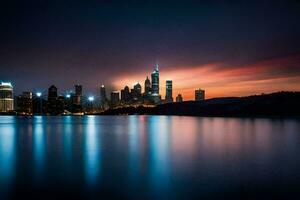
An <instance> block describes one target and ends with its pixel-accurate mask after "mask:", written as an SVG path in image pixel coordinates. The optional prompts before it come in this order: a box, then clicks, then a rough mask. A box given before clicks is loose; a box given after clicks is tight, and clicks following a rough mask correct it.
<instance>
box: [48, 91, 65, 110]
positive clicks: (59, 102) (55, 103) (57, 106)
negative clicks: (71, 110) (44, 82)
mask: <svg viewBox="0 0 300 200" xmlns="http://www.w3.org/2000/svg"><path fill="white" fill-rule="evenodd" d="M62 98H64V97H59V98H58V95H57V88H56V87H55V86H54V85H51V86H50V88H49V89H48V108H47V113H49V114H51V115H59V114H62V113H63V108H64V106H63V99H62Z"/></svg>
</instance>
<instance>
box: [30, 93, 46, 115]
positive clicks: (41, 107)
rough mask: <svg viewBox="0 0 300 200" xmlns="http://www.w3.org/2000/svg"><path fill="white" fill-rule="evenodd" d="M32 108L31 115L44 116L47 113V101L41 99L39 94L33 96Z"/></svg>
mask: <svg viewBox="0 0 300 200" xmlns="http://www.w3.org/2000/svg"><path fill="white" fill-rule="evenodd" d="M32 107H33V113H34V114H45V113H47V108H48V105H47V101H46V100H45V99H43V97H42V95H41V94H40V95H39V96H38V95H35V96H33V102H32Z"/></svg>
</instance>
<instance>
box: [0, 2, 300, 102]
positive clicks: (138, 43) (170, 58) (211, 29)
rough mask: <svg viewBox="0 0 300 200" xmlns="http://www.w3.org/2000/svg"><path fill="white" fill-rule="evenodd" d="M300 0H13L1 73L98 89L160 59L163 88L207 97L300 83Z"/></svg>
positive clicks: (39, 84)
mask: <svg viewBox="0 0 300 200" xmlns="http://www.w3.org/2000/svg"><path fill="white" fill-rule="evenodd" d="M299 10H300V3H298V2H297V1H263V0H261V1H179V2H177V1H55V0H53V1H43V0H39V1H14V0H12V1H7V2H5V3H3V2H2V3H1V7H0V26H1V31H0V44H1V45H0V80H2V81H11V82H12V83H13V85H14V91H15V94H19V93H21V92H22V91H28V90H31V91H33V92H36V91H43V92H46V91H47V88H48V87H49V86H50V85H52V84H54V85H56V86H57V87H58V89H59V92H61V93H63V92H64V91H65V90H70V89H73V85H74V84H82V85H83V88H84V92H85V94H87V95H89V94H94V95H99V94H98V93H99V87H100V85H101V84H105V86H106V87H107V88H108V91H110V90H120V89H122V88H123V87H124V86H125V85H128V86H130V87H132V86H133V84H134V83H136V82H140V83H141V84H142V86H143V85H144V80H145V78H146V76H149V77H150V76H151V72H152V71H153V69H154V65H155V64H159V66H160V92H161V94H162V97H163V98H164V94H165V80H167V79H171V80H173V96H174V97H175V96H176V95H177V94H178V93H181V94H182V95H183V98H184V99H185V100H189V99H193V98H194V90H195V89H197V88H202V89H205V90H206V95H207V98H213V97H221V96H246V95H252V94H261V93H270V92H275V91H282V90H288V91H300V12H299Z"/></svg>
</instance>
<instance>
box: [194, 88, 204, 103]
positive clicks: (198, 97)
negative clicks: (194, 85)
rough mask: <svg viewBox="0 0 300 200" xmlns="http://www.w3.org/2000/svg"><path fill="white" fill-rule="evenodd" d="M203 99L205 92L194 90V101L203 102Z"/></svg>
mask: <svg viewBox="0 0 300 200" xmlns="http://www.w3.org/2000/svg"><path fill="white" fill-rule="evenodd" d="M204 99H205V90H201V89H198V90H195V101H203V100H204Z"/></svg>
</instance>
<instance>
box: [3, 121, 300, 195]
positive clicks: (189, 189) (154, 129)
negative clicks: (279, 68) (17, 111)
mask: <svg viewBox="0 0 300 200" xmlns="http://www.w3.org/2000/svg"><path fill="white" fill-rule="evenodd" d="M299 155H300V120H299V119H246V118H245V119H239V118H201V117H172V116H85V117H71V116H67V117H41V116H36V117H32V118H30V117H27V118H22V117H13V116H0V198H1V197H2V193H3V191H5V192H6V193H9V191H14V190H16V189H18V191H19V193H20V191H22V189H23V188H22V187H25V185H26V191H30V193H32V192H34V193H37V194H39V192H40V193H42V192H45V190H40V188H48V189H49V191H52V192H51V193H49V194H48V195H50V196H51V195H55V194H56V193H55V191H58V189H63V191H66V192H67V191H72V192H70V193H72V194H75V196H76V194H78V195H79V194H80V195H83V196H84V197H85V194H87V196H89V195H88V194H89V193H93V197H100V196H102V195H103V194H104V193H105V192H106V191H108V192H109V193H111V192H112V191H114V192H113V194H114V195H116V196H117V197H126V198H128V197H129V198H138V199H144V198H145V197H147V198H149V199H153V198H154V199H160V198H163V199H166V198H167V199H170V198H171V199H176V198H180V199H186V198H195V197H210V196H215V195H217V194H219V195H229V196H230V195H235V194H236V191H238V190H239V188H245V187H246V188H247V190H242V191H244V193H245V194H248V193H251V192H253V191H260V192H261V193H263V194H266V195H268V194H270V192H271V191H272V192H274V191H280V192H281V193H280V194H277V195H281V194H282V195H286V194H295V193H297V192H295V191H296V188H298V186H299V185H300V171H299V167H300V157H299ZM32 175H34V179H32ZM27 185H28V186H27ZM20 187H21V188H20ZM9 188H10V190H9ZM84 188H88V190H85V189H84ZM24 190H25V189H24ZM47 191H48V190H47ZM247 192H248V193H247ZM244 193H242V194H239V195H242V197H243V195H244ZM52 197H53V198H55V196H52ZM254 197H256V196H254ZM2 199H3V198H2Z"/></svg>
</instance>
